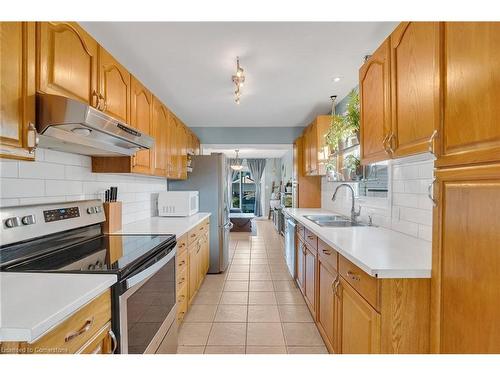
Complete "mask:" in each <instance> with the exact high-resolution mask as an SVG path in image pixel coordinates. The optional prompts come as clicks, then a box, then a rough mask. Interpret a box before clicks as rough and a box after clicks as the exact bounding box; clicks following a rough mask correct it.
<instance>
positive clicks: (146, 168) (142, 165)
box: [130, 77, 153, 174]
mask: <svg viewBox="0 0 500 375" xmlns="http://www.w3.org/2000/svg"><path fill="white" fill-rule="evenodd" d="M130 100H131V103H130V104H131V105H130V126H132V127H134V128H136V129H137V130H139V131H140V132H141V133H144V134H148V135H150V134H151V130H152V117H153V116H152V108H153V97H152V95H151V93H150V92H149V91H148V89H147V88H146V87H144V86H143V85H142V83H140V82H139V81H138V80H137V79H135V78H134V77H132V84H131V96H130ZM151 161H152V153H151V150H142V151H138V152H137V153H136V154H135V155H134V157H133V158H132V172H135V173H145V174H150V173H151V171H152V168H151V167H152V165H151V164H152V163H151Z"/></svg>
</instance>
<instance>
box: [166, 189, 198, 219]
mask: <svg viewBox="0 0 500 375" xmlns="http://www.w3.org/2000/svg"><path fill="white" fill-rule="evenodd" d="M198 210H199V192H197V191H164V192H161V193H160V194H159V195H158V214H159V215H160V216H191V215H194V214H195V213H197V212H198Z"/></svg>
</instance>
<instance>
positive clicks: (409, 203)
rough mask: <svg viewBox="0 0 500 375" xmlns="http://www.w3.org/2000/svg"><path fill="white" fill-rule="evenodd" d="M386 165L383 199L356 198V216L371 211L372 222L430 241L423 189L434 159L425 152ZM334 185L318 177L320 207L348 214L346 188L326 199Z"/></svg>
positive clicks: (427, 205)
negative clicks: (387, 188)
mask: <svg viewBox="0 0 500 375" xmlns="http://www.w3.org/2000/svg"><path fill="white" fill-rule="evenodd" d="M390 169H391V171H390V173H389V176H392V180H391V181H389V185H390V191H389V197H388V198H387V199H380V198H365V197H361V198H357V199H356V208H357V207H358V204H359V205H361V206H362V210H361V217H360V219H361V220H363V221H367V220H368V215H371V216H372V218H373V223H374V224H375V225H378V226H381V227H386V228H390V229H393V230H396V231H399V232H402V233H405V234H408V235H410V236H414V237H418V238H421V239H424V240H426V241H432V202H431V201H430V199H429V198H428V196H427V189H428V186H429V184H430V183H431V182H432V179H433V175H434V159H432V158H430V157H426V156H418V157H409V158H405V159H397V160H393V161H391V163H390ZM337 185H338V183H333V182H328V181H327V179H326V178H323V179H322V197H321V198H322V199H321V203H322V207H323V208H325V209H329V210H333V211H336V212H339V213H341V214H344V215H349V214H350V210H351V203H350V202H351V201H350V192H349V191H348V190H347V189H345V190H339V194H338V199H337V200H336V201H335V202H332V201H331V199H330V198H331V195H332V193H333V189H334V188H335V187H336V186H337ZM353 187H357V186H356V184H354V185H353Z"/></svg>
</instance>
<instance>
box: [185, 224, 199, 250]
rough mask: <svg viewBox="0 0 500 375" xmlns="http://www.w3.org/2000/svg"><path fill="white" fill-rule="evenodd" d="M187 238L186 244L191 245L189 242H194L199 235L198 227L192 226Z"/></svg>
mask: <svg viewBox="0 0 500 375" xmlns="http://www.w3.org/2000/svg"><path fill="white" fill-rule="evenodd" d="M187 236H188V239H187V243H188V246H191V244H192V243H193V242H196V241H197V240H198V238H199V236H200V232H199V230H198V227H194V228H193V229H191V230H190V231H189V232H188V234H187Z"/></svg>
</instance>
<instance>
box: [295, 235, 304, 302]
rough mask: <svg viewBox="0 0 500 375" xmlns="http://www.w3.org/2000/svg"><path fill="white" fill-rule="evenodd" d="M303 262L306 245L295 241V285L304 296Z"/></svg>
mask: <svg viewBox="0 0 500 375" xmlns="http://www.w3.org/2000/svg"><path fill="white" fill-rule="evenodd" d="M305 260H306V245H305V244H304V242H302V241H301V240H300V239H299V240H297V278H296V280H297V284H298V286H299V288H300V290H301V291H302V294H305V290H304V287H305Z"/></svg>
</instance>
